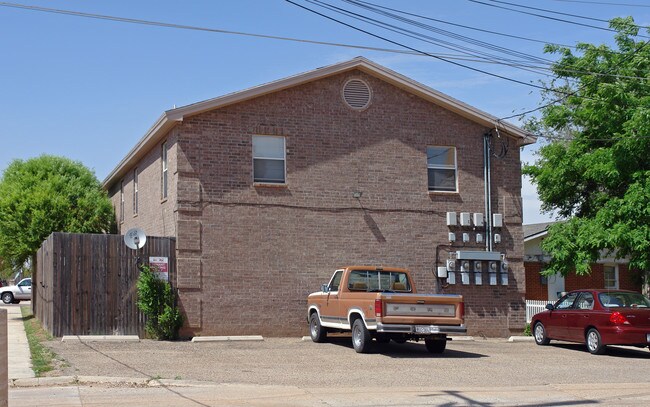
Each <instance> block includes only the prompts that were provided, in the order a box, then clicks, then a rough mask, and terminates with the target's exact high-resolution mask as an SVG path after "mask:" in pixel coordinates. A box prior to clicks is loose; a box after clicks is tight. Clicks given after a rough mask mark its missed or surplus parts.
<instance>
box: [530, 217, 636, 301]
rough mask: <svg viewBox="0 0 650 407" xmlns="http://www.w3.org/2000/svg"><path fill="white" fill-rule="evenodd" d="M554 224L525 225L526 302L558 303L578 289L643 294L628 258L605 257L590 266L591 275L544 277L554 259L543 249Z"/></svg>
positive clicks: (573, 274)
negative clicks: (566, 293)
mask: <svg viewBox="0 0 650 407" xmlns="http://www.w3.org/2000/svg"><path fill="white" fill-rule="evenodd" d="M552 224H553V222H549V223H537V224H532V225H524V254H525V256H524V267H525V268H526V299H527V300H542V301H555V300H557V299H558V298H559V297H560V296H561V294H562V293H563V292H567V291H571V290H576V289H579V288H614V289H625V290H634V291H639V292H641V286H642V282H641V281H642V280H641V277H640V275H639V272H636V271H633V270H629V269H628V267H627V261H626V260H625V259H614V258H608V257H603V258H602V259H600V260H598V261H597V262H596V263H594V264H591V265H590V267H591V274H589V275H584V276H578V275H576V274H575V273H571V274H569V275H568V276H566V277H563V276H562V275H560V274H556V275H553V276H548V277H546V276H542V275H541V274H540V273H541V272H542V271H543V270H544V267H545V266H546V265H547V264H548V262H549V261H550V259H551V257H550V256H549V255H548V254H547V253H544V251H543V250H542V248H541V243H542V240H544V238H545V237H546V235H547V234H548V227H549V226H550V225H552Z"/></svg>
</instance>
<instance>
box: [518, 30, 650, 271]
mask: <svg viewBox="0 0 650 407" xmlns="http://www.w3.org/2000/svg"><path fill="white" fill-rule="evenodd" d="M610 26H611V27H612V28H614V29H616V30H617V31H618V33H617V34H616V36H615V43H616V47H615V48H614V49H613V48H610V47H609V46H607V45H592V44H586V43H580V44H578V45H577V49H576V50H574V51H572V50H571V49H568V48H562V47H557V46H547V48H546V50H547V52H550V53H554V54H558V55H559V56H560V58H559V60H558V62H556V63H555V64H554V67H553V70H554V73H555V74H556V75H557V76H558V78H559V79H557V80H555V81H554V82H553V83H552V90H551V91H549V92H547V93H546V94H545V95H544V99H545V102H546V103H548V102H549V101H550V102H551V103H549V104H548V106H546V107H545V108H544V109H542V114H541V118H540V119H538V120H533V121H531V122H529V125H531V127H532V128H533V129H535V130H536V131H538V132H539V134H542V135H544V136H546V137H549V138H550V139H552V140H553V141H551V142H549V143H548V144H546V145H544V146H542V147H541V148H540V150H539V153H538V154H539V156H538V158H537V160H536V162H535V163H534V164H532V165H527V166H525V167H524V174H527V175H529V176H530V177H531V179H532V181H533V183H534V184H536V186H537V191H538V193H539V196H540V199H541V201H542V209H543V210H545V211H552V212H555V213H556V214H557V215H558V216H559V217H560V218H563V219H566V222H561V223H556V224H554V225H553V226H551V228H550V229H549V234H548V237H547V238H546V239H545V240H544V242H543V245H542V247H543V248H544V250H545V251H547V252H548V253H549V254H551V256H552V258H553V260H552V261H551V264H550V265H549V268H548V269H547V272H548V273H549V274H552V273H556V272H560V273H562V274H564V275H566V274H567V273H569V272H571V271H572V270H575V271H576V273H577V274H586V273H589V272H590V269H589V263H592V262H595V261H596V260H597V259H598V258H599V257H601V254H602V253H603V252H604V253H605V254H607V255H613V256H615V257H617V258H624V257H629V259H630V266H631V267H632V268H637V269H641V270H650V44H648V41H642V40H640V39H639V37H638V30H639V27H638V26H636V25H634V21H633V20H632V18H617V19H614V20H612V21H611V22H610ZM649 32H650V30H649ZM558 97H559V99H558Z"/></svg>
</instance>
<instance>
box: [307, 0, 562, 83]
mask: <svg viewBox="0 0 650 407" xmlns="http://www.w3.org/2000/svg"><path fill="white" fill-rule="evenodd" d="M304 1H306V2H308V3H311V4H314V5H317V6H319V7H323V8H325V9H328V10H330V11H334V12H336V13H339V14H343V15H346V16H348V17H351V18H353V19H355V20H358V21H363V22H365V23H368V24H370V25H374V26H376V27H379V28H383V29H385V30H388V31H392V32H395V33H398V34H401V35H404V36H407V37H410V38H414V39H417V40H420V41H424V42H427V43H431V44H435V45H438V46H441V47H443V48H447V49H451V50H454V51H460V52H463V53H466V54H467V55H471V56H478V55H483V56H485V57H489V58H493V60H505V61H508V62H517V61H512V60H509V59H504V58H502V57H499V56H496V55H492V54H489V53H486V52H483V51H478V50H475V49H473V48H468V47H465V46H462V45H458V44H455V43H453V42H449V41H445V40H441V39H438V38H435V37H431V36H428V35H424V34H420V33H418V32H415V31H412V30H408V29H405V28H402V27H398V26H395V25H392V24H389V23H385V22H383V21H380V20H376V19H373V18H370V17H367V16H364V15H361V14H358V13H354V12H351V11H349V10H346V9H343V8H340V7H336V6H333V5H331V4H329V3H326V2H324V1H321V0H304ZM408 21H409V22H412V21H413V20H408ZM414 23H416V25H417V24H418V23H417V22H414ZM424 26H425V27H426V29H428V30H435V27H431V26H427V25H426V24H424ZM442 31H445V32H446V33H443V35H449V36H453V35H456V36H458V37H462V38H461V39H463V38H464V40H465V41H467V40H468V39H469V38H468V37H464V36H460V35H457V34H455V33H450V32H448V31H446V30H442ZM436 32H437V31H436ZM469 40H471V41H474V42H475V43H480V42H479V41H477V40H473V39H469ZM479 45H482V46H483V47H486V46H490V47H492V48H493V49H495V50H499V48H500V52H503V53H510V54H511V55H513V56H521V57H525V58H528V59H531V60H533V61H534V62H537V63H544V62H546V63H552V62H553V61H550V60H547V59H543V58H538V57H534V56H532V55H528V54H524V53H520V52H517V51H512V50H509V49H506V48H502V47H496V46H492V45H491V44H487V43H482V44H479ZM477 54H478V55H477ZM520 69H524V68H520ZM525 70H528V69H525ZM533 72H535V73H538V74H542V75H546V74H544V73H540V72H537V71H533Z"/></svg>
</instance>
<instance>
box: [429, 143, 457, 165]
mask: <svg viewBox="0 0 650 407" xmlns="http://www.w3.org/2000/svg"><path fill="white" fill-rule="evenodd" d="M427 164H428V165H433V166H451V167H452V168H454V167H456V157H455V154H454V148H453V147H427Z"/></svg>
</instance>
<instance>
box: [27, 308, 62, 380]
mask: <svg viewBox="0 0 650 407" xmlns="http://www.w3.org/2000/svg"><path fill="white" fill-rule="evenodd" d="M20 312H21V313H22V315H23V324H24V325H25V333H26V334H27V342H28V343H29V351H30V352H31V354H32V370H34V374H35V375H36V377H42V376H43V375H44V374H45V373H46V372H49V371H51V370H52V369H54V363H53V362H54V358H55V356H56V355H55V354H54V353H53V352H52V351H51V350H49V349H48V348H46V347H45V346H43V344H42V343H41V342H45V341H49V340H52V339H53V337H52V335H50V334H49V332H47V331H46V330H44V329H43V328H42V327H41V324H40V323H39V322H38V320H37V319H36V318H35V317H34V314H33V313H32V310H31V308H30V307H29V306H27V307H20Z"/></svg>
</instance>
